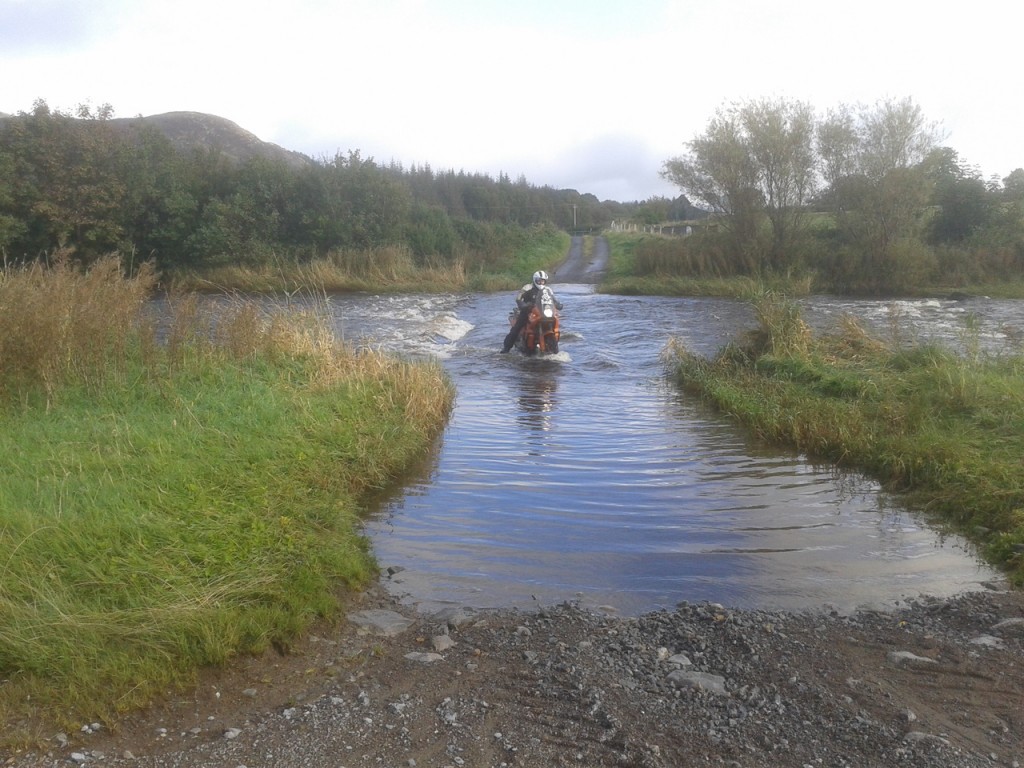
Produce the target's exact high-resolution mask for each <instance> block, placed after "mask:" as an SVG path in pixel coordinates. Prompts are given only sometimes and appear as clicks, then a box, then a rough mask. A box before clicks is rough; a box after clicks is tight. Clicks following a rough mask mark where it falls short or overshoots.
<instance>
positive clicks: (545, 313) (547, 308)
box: [544, 307, 555, 318]
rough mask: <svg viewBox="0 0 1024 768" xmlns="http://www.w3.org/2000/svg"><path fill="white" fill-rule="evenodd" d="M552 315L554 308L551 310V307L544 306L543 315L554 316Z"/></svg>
mask: <svg viewBox="0 0 1024 768" xmlns="http://www.w3.org/2000/svg"><path fill="white" fill-rule="evenodd" d="M554 316H555V310H553V309H552V308H551V307H544V317H549V318H550V317H554Z"/></svg>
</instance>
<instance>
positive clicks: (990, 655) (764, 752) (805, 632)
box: [6, 584, 1024, 768]
mask: <svg viewBox="0 0 1024 768" xmlns="http://www.w3.org/2000/svg"><path fill="white" fill-rule="evenodd" d="M989 586H990V589H988V590H987V591H984V592H975V593H970V594H967V595H963V596H961V597H957V598H952V599H947V600H938V599H929V598H926V597H922V598H920V599H917V600H911V601H907V602H906V603H905V604H904V605H903V606H901V607H900V608H898V609H897V610H895V611H893V612H892V613H883V612H878V611H873V610H865V611H861V612H856V613H853V614H851V615H846V616H842V615H838V614H835V613H806V614H791V613H782V612H774V611H733V610H730V609H728V608H727V607H723V606H718V605H713V604H694V605H690V604H682V605H681V606H679V607H678V609H676V610H674V611H662V612H657V613H652V614H649V615H645V616H641V617H638V618H619V617H614V616H608V615H601V614H599V613H590V612H585V611H582V610H580V609H578V608H575V607H572V606H569V605H561V606H550V607H545V608H538V610H536V611H533V612H529V613H526V612H514V611H503V612H475V611H472V610H468V609H452V610H449V611H446V612H444V613H440V614H436V615H430V616H425V615H420V614H416V613H413V612H411V611H410V610H409V609H407V608H405V607H404V606H402V605H399V604H396V603H395V602H394V601H393V600H391V599H390V598H389V597H387V595H386V593H385V591H384V590H383V589H382V588H380V587H374V588H371V589H369V590H367V591H365V592H363V593H360V594H359V595H357V596H354V597H353V602H352V603H351V605H350V607H349V614H348V617H347V618H346V619H345V620H344V621H342V622H341V623H339V624H336V625H320V626H318V627H316V628H315V631H314V632H313V633H312V634H311V635H310V636H309V637H307V638H306V639H305V640H303V641H302V642H301V643H298V644H296V645H295V646H294V647H293V648H292V649H290V651H289V652H288V653H287V654H286V655H279V654H276V653H274V652H269V653H267V654H263V655H261V656H255V657H250V658H245V659H240V660H238V663H236V664H233V665H232V666H231V667H230V668H227V669H222V670H211V671H208V672H206V673H204V675H203V678H202V679H201V680H200V681H199V683H198V684H197V685H196V686H195V687H194V688H193V689H190V690H188V691H186V692H183V693H181V694H177V695H169V696H167V697H166V698H165V699H164V700H163V701H162V702H161V703H160V704H158V705H156V706H154V707H152V708H150V709H148V710H146V711H143V712H138V713H136V714H133V715H131V716H128V717H125V718H124V719H122V720H121V721H120V722H119V723H116V724H114V727H113V728H108V727H100V728H93V727H91V726H90V724H88V723H82V727H81V728H80V729H76V730H74V731H67V732H64V733H51V734H47V735H46V739H45V741H44V743H43V745H42V746H41V748H40V749H38V750H36V751H33V752H26V753H18V754H12V755H10V756H9V758H8V760H7V762H6V764H7V765H10V766H13V767H14V768H44V767H45V768H57V766H64V765H68V764H79V765H90V764H95V765H107V766H123V767H124V768H172V767H173V768H186V767H191V766H195V767H198V766H210V765H224V766H241V765H244V766H248V768H257V766H267V767H269V766H275V768H288V767H290V766H295V767H296V768H299V766H301V767H302V768H321V767H323V768H327V767H328V766H330V768H337V767H338V766H346V767H349V768H351V767H354V766H359V765H394V766H399V765H401V766H417V767H418V768H428V767H429V768H442V767H444V766H453V767H454V766H494V767H495V768H497V767H498V766H516V765H523V766H535V765H536V766H540V765H543V766H570V765H572V766H576V765H586V766H590V767H596V766H609V768H610V767H611V766H622V765H630V766H644V767H645V768H671V767H675V766H685V765H696V764H706V765H721V766H739V767H742V768H754V767H755V766H756V767H758V768H761V767H764V768H767V767H768V766H772V767H773V768H789V766H793V768H803V767H804V766H806V765H828V766H869V765H870V766H873V765H908V766H921V767H927V768H982V767H983V766H984V768H990V767H991V766H1016V767H1017V768H1019V766H1020V765H1021V755H1024V717H1022V713H1024V599H1022V598H1024V595H1022V593H1020V592H1017V591H1008V590H1006V589H1005V585H1002V584H992V585H989Z"/></svg>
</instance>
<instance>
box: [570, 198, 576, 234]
mask: <svg viewBox="0 0 1024 768" xmlns="http://www.w3.org/2000/svg"><path fill="white" fill-rule="evenodd" d="M570 205H571V206H572V228H573V229H576V203H570Z"/></svg>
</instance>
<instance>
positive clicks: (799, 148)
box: [661, 99, 816, 269]
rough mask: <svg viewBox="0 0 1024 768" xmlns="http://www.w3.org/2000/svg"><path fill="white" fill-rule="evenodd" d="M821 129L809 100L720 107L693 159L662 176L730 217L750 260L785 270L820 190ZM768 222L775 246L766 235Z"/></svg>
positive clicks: (678, 161)
mask: <svg viewBox="0 0 1024 768" xmlns="http://www.w3.org/2000/svg"><path fill="white" fill-rule="evenodd" d="M814 128H815V116H814V110H813V109H812V108H811V107H810V105H808V104H805V103H803V102H789V101H785V100H781V99H778V100H760V101H754V102H748V103H745V104H739V105H732V106H731V107H729V108H728V109H723V108H719V110H718V112H717V114H716V116H715V117H714V118H713V119H712V120H711V122H710V124H709V125H708V128H707V130H706V131H705V132H704V134H703V135H701V136H699V137H698V138H696V139H694V140H693V141H691V142H689V144H688V147H689V150H690V152H689V155H687V156H684V157H677V158H673V159H671V160H668V161H666V162H665V163H664V165H663V168H662V174H661V175H662V176H663V177H664V178H666V179H668V180H669V181H671V182H673V183H674V184H676V185H677V186H678V187H680V189H682V190H683V191H684V192H687V193H689V194H691V195H693V196H694V197H696V198H697V199H698V200H701V201H702V202H704V203H705V204H706V205H708V206H709V207H710V208H711V210H712V211H714V212H715V213H717V214H719V215H720V216H721V217H722V222H723V224H724V226H725V227H726V228H727V230H728V231H729V232H730V233H731V234H732V237H733V245H734V247H735V248H736V250H737V252H738V253H739V254H740V256H741V258H742V259H744V260H745V261H747V262H748V263H751V264H752V265H754V266H755V267H756V268H758V269H764V268H771V269H777V268H784V267H785V266H787V265H788V261H789V260H790V259H791V257H792V254H791V246H792V245H793V244H794V242H795V240H796V239H797V238H798V237H799V236H800V235H801V234H802V226H803V217H804V211H805V208H806V203H807V202H808V200H809V198H810V195H811V194H812V192H813V191H814V189H815V181H816V180H815V172H816V157H815V154H814ZM765 218H767V220H768V222H769V224H770V228H771V242H770V244H768V246H767V247H764V246H763V245H762V243H761V238H760V229H761V222H762V221H763V220H764V219H765Z"/></svg>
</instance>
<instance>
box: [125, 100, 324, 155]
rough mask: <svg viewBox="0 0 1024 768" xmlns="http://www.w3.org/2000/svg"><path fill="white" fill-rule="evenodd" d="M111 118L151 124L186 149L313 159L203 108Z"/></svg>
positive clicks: (127, 127)
mask: <svg viewBox="0 0 1024 768" xmlns="http://www.w3.org/2000/svg"><path fill="white" fill-rule="evenodd" d="M109 122H110V123H111V124H112V125H114V126H117V127H121V128H124V129H125V130H133V129H135V128H137V127H139V126H151V127H153V128H156V129H157V130H158V131H160V132H161V133H162V134H163V135H164V136H166V137H167V138H168V139H169V140H170V141H171V143H172V144H173V145H174V146H175V147H176V148H178V149H179V150H182V151H187V150H191V149H194V148H197V147H198V148H203V149H214V150H219V151H220V152H222V153H223V154H224V155H225V156H227V157H230V158H232V159H234V160H238V161H244V160H248V159H249V158H251V157H266V158H270V159H279V160H283V161H284V162H285V163H287V164H288V165H289V166H291V167H293V168H301V167H304V166H307V165H309V164H310V163H312V160H311V159H310V158H309V157H307V156H306V155H303V154H301V153H299V152H293V151H291V150H288V149H284V148H283V147H280V146H278V145H277V144H272V143H270V142H267V141H263V140H261V139H260V138H259V137H257V136H256V135H255V134H252V133H250V132H249V131H247V130H245V129H244V128H242V127H241V126H239V125H237V124H236V123H233V122H231V121H230V120H227V119H226V118H223V117H217V116H216V115H208V114H204V113H202V112H165V113H163V114H160V115H150V116H149V117H141V116H140V117H129V118H114V119H112V120H110V121H109Z"/></svg>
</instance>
